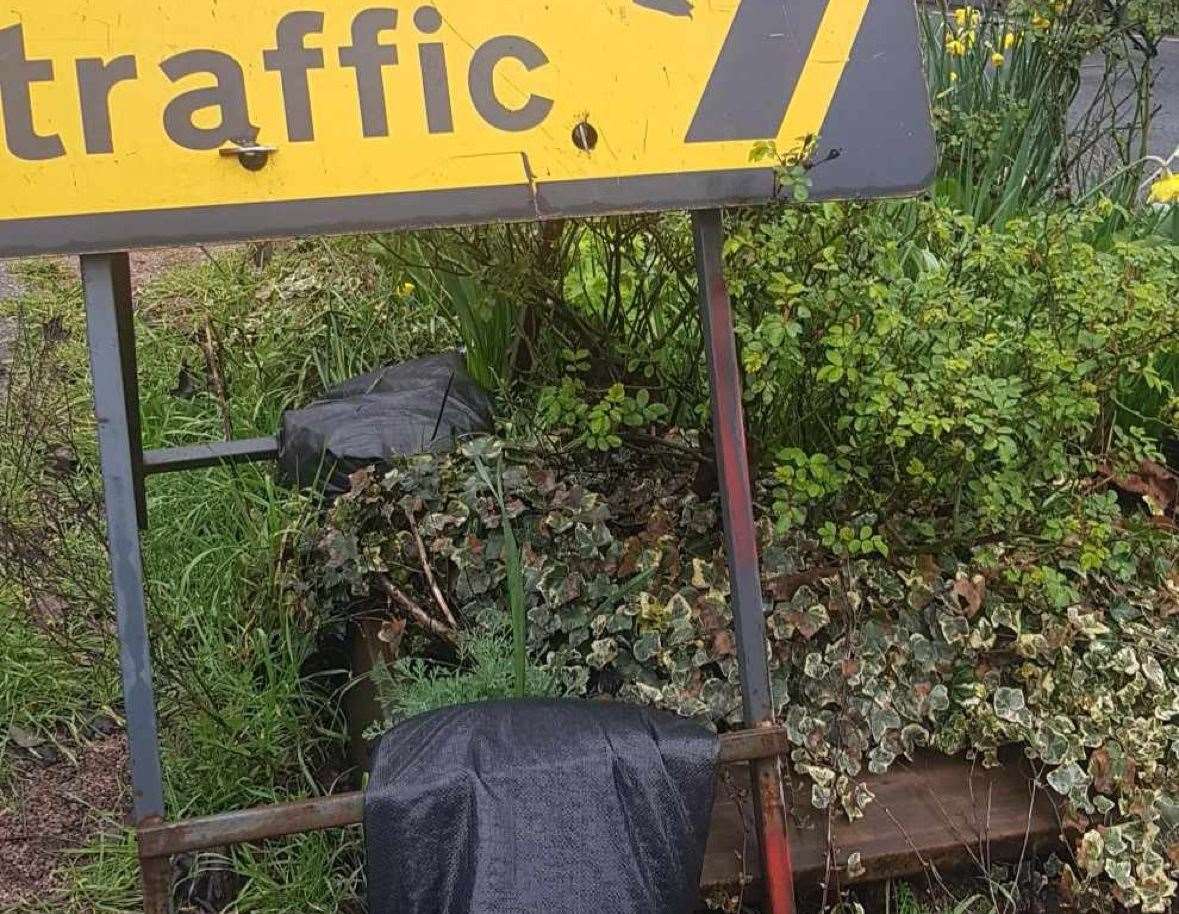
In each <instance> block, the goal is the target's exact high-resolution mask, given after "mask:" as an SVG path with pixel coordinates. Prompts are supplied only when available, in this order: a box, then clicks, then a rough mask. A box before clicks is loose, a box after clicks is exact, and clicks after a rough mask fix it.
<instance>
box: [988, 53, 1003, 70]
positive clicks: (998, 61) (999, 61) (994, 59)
mask: <svg viewBox="0 0 1179 914" xmlns="http://www.w3.org/2000/svg"><path fill="white" fill-rule="evenodd" d="M1006 62H1007V58H1006V57H1004V56H1003V55H1002V54H1000V53H999V52H998V51H996V52H995V53H994V54H992V55H991V63H992V64H993V65H994V66H995V67H996V68H998V67H1001V66H1003V64H1005V63H1006Z"/></svg>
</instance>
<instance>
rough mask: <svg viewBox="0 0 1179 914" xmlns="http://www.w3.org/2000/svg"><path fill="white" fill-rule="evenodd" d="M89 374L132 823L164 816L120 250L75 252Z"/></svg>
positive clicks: (156, 896)
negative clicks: (79, 257)
mask: <svg viewBox="0 0 1179 914" xmlns="http://www.w3.org/2000/svg"><path fill="white" fill-rule="evenodd" d="M82 285H83V290H84V293H85V298H86V326H87V334H88V337H89V342H90V372H91V375H92V377H93V379H94V411H95V416H96V418H97V428H98V446H99V453H100V457H101V462H102V483H103V492H104V496H105V502H106V521H107V542H108V546H109V550H110V566H111V588H112V590H113V593H114V598H115V611H116V615H117V618H118V630H119V661H120V666H121V669H122V676H123V705H124V714H125V716H126V719H127V740H128V743H129V745H130V750H131V781H132V786H133V794H134V818H135V824H136V825H137V826H141V825H149V824H155V823H159V822H162V821H163V816H164V790H163V779H162V775H161V769H160V747H159V741H158V736H157V730H156V708H155V692H154V690H153V687H152V671H151V649H150V645H149V643H148V632H147V606H146V598H145V594H144V582H143V559H142V555H141V552H140V542H139V531H140V528H141V526H142V524H143V522H144V519H145V511H144V506H145V501H144V492H143V453H142V446H141V442H140V430H139V389H138V382H137V381H136V361H135V333H134V325H133V323H132V320H133V318H132V310H131V268H130V261H129V259H128V256H127V254H126V253H117V254H93V255H87V256H85V257H83V258H82ZM142 864H143V883H144V907H145V910H146V912H147V914H166V911H167V908H168V895H169V889H168V882H169V875H170V866H171V864H170V862H169V861H168V859H167V858H164V859H162V860H159V859H156V860H146V859H145V860H143V861H142Z"/></svg>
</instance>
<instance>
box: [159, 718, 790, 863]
mask: <svg viewBox="0 0 1179 914" xmlns="http://www.w3.org/2000/svg"><path fill="white" fill-rule="evenodd" d="M789 745H790V741H789V739H788V737H787V735H786V730H785V729H784V728H782V727H772V728H765V729H761V730H740V731H737V732H735V733H725V734H722V735H721V737H720V756H719V762H720V764H722V765H731V764H733V763H735V762H747V761H750V760H751V759H758V758H766V757H769V756H776V755H778V754H780V753H783V752H786V751H787V749H788V748H789ZM363 817H364V794H363V793H361V792H359V791H355V792H352V793H342V794H336V795H335V796H330V797H317V798H315V799H312V800H299V801H298V802H294V803H279V804H276V805H274V806H260V807H255V808H254V809H243V810H240V811H237V812H227V813H221V814H219V815H215V816H204V817H202V818H199V819H186V820H183V821H178V822H158V823H153V824H149V825H146V826H143V827H141V828H140V829H139V831H138V835H139V856H140V858H141V859H143V860H154V859H159V858H166V857H169V856H171V855H172V854H185V853H192V852H193V851H201V850H207V849H209V848H212V847H224V846H225V845H227V844H241V843H243V842H247V841H263V840H265V839H267V838H281V837H283V836H285V835H293V834H297V833H299V832H308V831H323V830H325V829H329V828H342V827H344V826H347V825H359V824H360V822H361V821H362V820H363Z"/></svg>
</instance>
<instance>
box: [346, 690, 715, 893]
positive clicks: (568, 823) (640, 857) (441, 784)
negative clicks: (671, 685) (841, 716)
mask: <svg viewBox="0 0 1179 914" xmlns="http://www.w3.org/2000/svg"><path fill="white" fill-rule="evenodd" d="M717 753H718V742H717V738H716V735H715V734H713V733H711V732H709V731H708V730H706V729H704V728H703V727H701V726H699V725H697V724H695V723H692V722H691V721H686V720H683V719H681V718H678V717H675V716H673V715H670V714H664V713H662V712H658V711H653V710H650V709H647V708H640V707H635V706H631V705H623V704H614V703H606V702H583V701H503V702H489V703H485V704H475V705H462V706H459V707H454V708H447V709H444V710H441V711H435V712H431V713H429V714H424V715H422V716H420V717H416V718H413V719H412V720H409V721H406V722H405V723H403V724H400V725H399V726H397V727H395V728H394V729H392V730H391V731H389V732H388V733H387V734H385V736H384V737H383V738H382V739H381V741H380V745H379V746H378V748H377V750H376V752H375V754H374V757H373V766H372V774H371V777H370V779H369V784H368V788H367V791H366V793H365V813H364V828H365V839H366V843H367V853H368V863H367V868H368V895H369V914H468V912H470V914H688V912H690V911H693V910H695V907H696V902H697V894H698V887H699V882H700V870H701V866H702V865H703V861H704V848H705V844H706V842H707V838H708V826H709V820H710V816H711V812H712V801H713V790H714V783H715V777H716V761H717Z"/></svg>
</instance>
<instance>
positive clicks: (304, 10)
mask: <svg viewBox="0 0 1179 914" xmlns="http://www.w3.org/2000/svg"><path fill="white" fill-rule="evenodd" d="M0 114H2V117H0V182H2V184H3V188H4V190H3V195H2V197H0V256H11V255H17V254H28V253H40V252H51V251H52V252H79V253H81V252H89V251H100V250H113V249H121V248H129V247H142V246H149V245H159V244H172V243H186V242H198V241H210V240H230V239H235V238H254V237H262V236H275V235H293V234H313V233H324V232H343V231H360V230H370V229H385V228H412V227H424V226H434V225H454V224H467V223H480V222H493V221H504V220H522V219H536V218H555V217H565V216H576V215H590V214H597V213H614V212H632V211H653V210H666V209H675V208H700V207H706V206H718V205H725V204H742V203H756V202H765V201H767V200H769V199H771V198H772V197H773V195H774V179H773V170H772V169H770V168H767V167H766V163H765V162H764V161H762V162H754V161H751V156H750V152H751V149H752V146H753V144H754V143H756V142H764V141H773V142H774V143H775V144H776V147H777V149H778V151H779V152H780V153H789V152H791V151H794V150H799V149H802V148H803V147H804V146H805V145H807V144H808V143H810V144H812V145H814V144H817V145H814V152H813V161H814V163H815V164H814V167H813V169H812V172H811V176H812V179H813V182H814V191H813V192H814V195H815V196H817V197H820V198H832V197H860V196H882V195H900V194H905V193H912V192H915V191H916V190H919V189H920V188H921V187H923V186H924V185H925V184H926V183H927V182H928V180H929V179H930V176H931V173H932V169H933V162H934V154H933V143H932V137H931V134H930V128H929V117H928V100H927V95H926V89H925V83H924V80H923V77H922V74H921V69H920V55H919V51H918V47H917V24H916V12H915V10H914V7H913V3H912V0H510V2H486V0H415V2H409V3H404V2H386V3H384V4H381V5H372V4H371V3H369V2H358V0H326V2H319V3H316V4H309V3H304V2H301V0H251V2H249V3H244V2H231V0H187V2H184V3H176V2H174V0H0ZM243 166H245V167H243Z"/></svg>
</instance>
